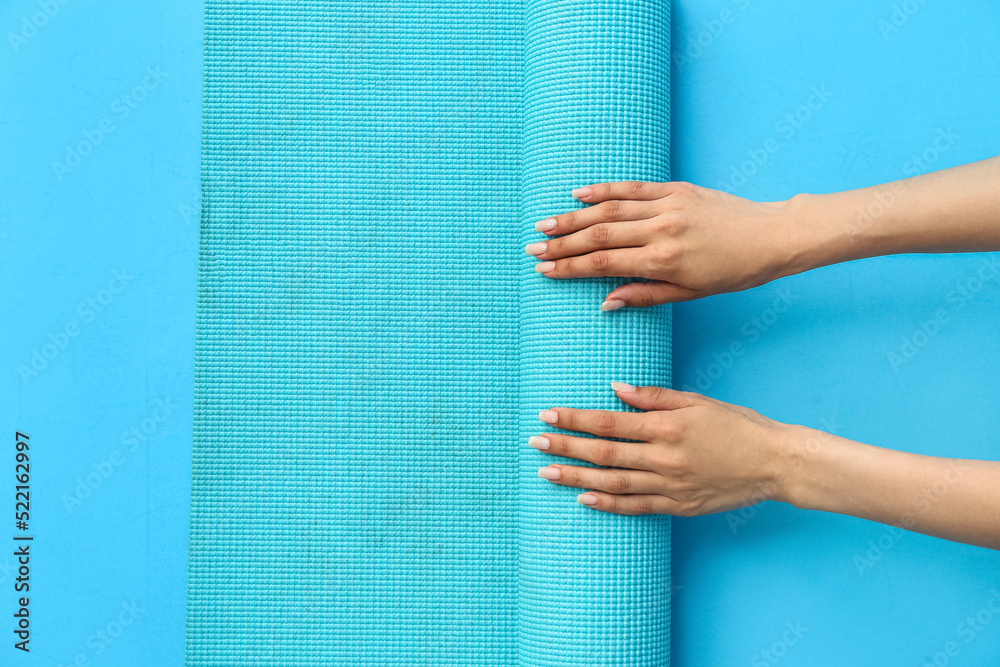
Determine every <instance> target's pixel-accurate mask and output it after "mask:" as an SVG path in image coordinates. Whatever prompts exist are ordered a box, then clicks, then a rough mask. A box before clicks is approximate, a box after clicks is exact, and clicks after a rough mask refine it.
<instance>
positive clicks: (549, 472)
mask: <svg viewBox="0 0 1000 667" xmlns="http://www.w3.org/2000/svg"><path fill="white" fill-rule="evenodd" d="M557 472H558V474H557ZM538 476H539V477H541V478H543V479H548V480H549V481H550V482H552V483H553V484H559V485H560V486H575V487H577V488H580V489H597V490H599V491H607V492H608V493H615V494H626V493H657V492H661V493H662V491H663V478H662V477H660V476H659V475H657V474H656V473H655V472H648V471H646V470H608V469H606V468H585V467H583V466H564V465H550V466H546V467H544V468H540V469H539V471H538Z"/></svg>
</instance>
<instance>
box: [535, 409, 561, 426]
mask: <svg viewBox="0 0 1000 667" xmlns="http://www.w3.org/2000/svg"><path fill="white" fill-rule="evenodd" d="M538 418H539V419H541V420H542V421H543V422H545V423H546V424H555V423H556V420H557V419H559V413H558V412H556V411H555V410H542V411H541V412H539V413H538Z"/></svg>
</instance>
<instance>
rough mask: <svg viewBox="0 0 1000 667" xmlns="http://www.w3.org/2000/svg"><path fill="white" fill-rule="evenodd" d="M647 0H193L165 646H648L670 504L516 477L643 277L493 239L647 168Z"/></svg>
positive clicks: (388, 658) (522, 474)
mask: <svg viewBox="0 0 1000 667" xmlns="http://www.w3.org/2000/svg"><path fill="white" fill-rule="evenodd" d="M668 39H669V6H668V4H667V3H664V2H651V1H639V0H627V1H624V2H621V1H618V0H606V1H605V2H597V3H584V2H577V1H575V0H572V1H566V0H546V1H544V2H537V1H532V2H526V3H521V2H500V1H488V2H463V3H457V2H453V3H449V2H441V1H438V2H434V1H431V2H389V3H376V2H346V1H333V2H323V3H320V2H292V1H290V0H286V1H279V2H275V1H274V0H267V1H264V0H257V1H253V2H242V3H228V2H222V1H221V0H207V9H206V29H205V88H204V93H205V97H204V127H203V155H202V189H203V195H202V202H203V204H202V207H203V213H202V230H201V249H200V260H199V292H198V324H197V327H198V329H197V352H196V365H195V425H194V426H195V431H194V436H195V438H194V460H193V487H192V511H191V538H190V564H189V584H188V610H187V663H188V664H189V665H244V664H253V665H371V664H383V665H414V664H428V665H444V664H453V665H515V664H517V665H588V666H594V665H607V666H618V665H622V666H624V665H628V666H635V665H668V664H669V661H670V655H669V645H670V642H669V639H670V628H669V621H670V607H669V604H670V592H671V586H670V561H669V554H670V523H669V518H668V517H665V516H655V515H653V516H640V517H629V516H619V515H614V514H609V513H604V512H599V511H596V510H593V509H590V508H587V507H585V506H583V505H581V504H579V503H577V502H576V501H575V498H576V495H577V494H578V493H579V492H580V490H578V489H574V488H571V487H563V486H558V485H555V484H551V483H550V482H547V481H545V480H542V479H539V478H538V476H537V469H538V468H539V467H540V466H542V465H546V464H548V463H553V462H561V463H567V464H571V465H590V464H587V463H584V462H581V461H576V460H572V459H563V458H559V457H555V456H552V455H549V454H544V453H541V452H538V451H536V450H534V449H531V448H529V447H528V446H527V438H528V437H529V436H530V435H534V434H537V433H541V432H543V431H546V430H549V431H551V430H552V428H551V427H548V426H547V425H545V424H543V423H542V422H540V421H539V420H538V418H537V415H538V412H539V411H540V410H543V409H546V408H549V407H554V406H566V407H577V408H599V409H614V410H625V409H629V408H627V406H625V405H624V404H622V403H620V402H619V401H618V400H617V399H616V398H615V396H614V394H613V392H612V391H611V390H610V387H609V385H608V383H609V382H610V381H612V380H621V381H625V382H632V383H634V384H658V385H669V381H670V320H669V309H668V308H667V307H665V306H664V307H656V308H651V309H635V310H630V309H625V310H621V311H616V312H613V313H602V312H600V310H599V305H600V303H601V301H602V300H603V297H604V295H606V294H607V292H608V291H610V290H611V289H612V288H613V287H614V286H616V285H618V284H621V283H622V282H623V280H622V279H582V280H571V281H557V280H552V279H549V278H545V277H543V276H541V275H539V274H537V273H535V272H534V265H535V262H536V260H534V258H531V257H528V256H526V255H525V254H524V250H523V246H524V245H525V244H526V243H528V242H531V241H536V240H541V239H542V238H543V235H541V234H539V233H537V232H535V231H534V229H533V225H534V222H535V221H537V220H541V219H543V218H544V217H547V216H549V215H552V214H556V213H560V212H563V211H567V210H572V209H575V208H578V207H579V203H578V202H576V201H575V200H574V199H572V198H571V197H570V194H569V191H570V189H571V188H574V187H579V186H581V185H585V184H588V183H594V182H602V181H617V180H626V179H630V180H651V181H663V180H667V178H668V176H669V174H668V147H669V102H668V89H667V85H668V76H669V62H668V61H669V48H668Z"/></svg>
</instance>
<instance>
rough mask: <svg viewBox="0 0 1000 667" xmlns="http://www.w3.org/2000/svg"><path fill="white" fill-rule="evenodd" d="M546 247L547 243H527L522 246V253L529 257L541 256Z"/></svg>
mask: <svg viewBox="0 0 1000 667" xmlns="http://www.w3.org/2000/svg"><path fill="white" fill-rule="evenodd" d="M548 246H549V244H548V243H529V244H528V245H526V246H524V252H526V253H528V254H529V255H541V254H542V253H543V252H545V249H546V248H547V247H548Z"/></svg>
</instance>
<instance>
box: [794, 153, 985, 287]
mask: <svg viewBox="0 0 1000 667" xmlns="http://www.w3.org/2000/svg"><path fill="white" fill-rule="evenodd" d="M782 210H783V212H784V213H785V214H786V216H787V220H788V228H789V229H790V230H793V231H791V232H790V244H789V245H790V249H789V253H788V265H787V266H786V267H785V268H784V271H783V272H784V273H785V274H786V275H790V274H793V273H799V272H801V271H806V270H809V269H813V268H817V267H820V266H826V265H828V264H834V263H837V262H844V261H848V260H852V259H861V258H864V257H875V256H879V255H892V254H899V253H915V252H977V251H978V252H986V251H994V250H1000V157H995V158H990V159H988V160H982V161H980V162H973V163H971V164H966V165H961V166H958V167H953V168H951V169H944V170H941V171H936V172H931V173H928V174H923V175H920V176H914V177H912V178H907V179H903V180H900V181H893V182H891V183H885V184H883V185H876V186H872V187H868V188H861V189H858V190H848V191H845V192H835V193H831V194H823V195H813V194H802V195H797V196H795V197H793V198H792V199H790V200H788V201H787V202H785V203H784V204H783V206H782Z"/></svg>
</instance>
